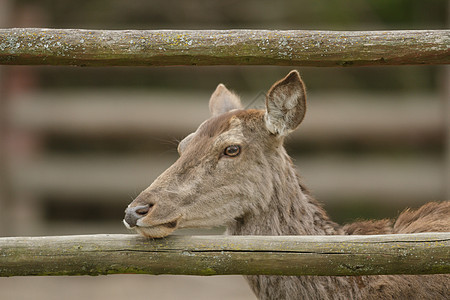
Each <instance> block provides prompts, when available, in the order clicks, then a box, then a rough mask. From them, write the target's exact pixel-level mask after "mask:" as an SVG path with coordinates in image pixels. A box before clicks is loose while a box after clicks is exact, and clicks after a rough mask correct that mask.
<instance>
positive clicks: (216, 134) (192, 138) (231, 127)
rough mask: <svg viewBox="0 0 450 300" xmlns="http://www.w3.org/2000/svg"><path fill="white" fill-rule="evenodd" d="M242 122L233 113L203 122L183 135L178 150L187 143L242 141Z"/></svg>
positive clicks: (213, 143) (182, 149) (237, 142)
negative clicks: (192, 130) (193, 130)
mask: <svg viewBox="0 0 450 300" xmlns="http://www.w3.org/2000/svg"><path fill="white" fill-rule="evenodd" d="M243 130H244V122H243V121H242V120H240V119H239V118H238V117H237V116H235V115H233V114H225V115H221V116H218V117H214V118H212V119H209V120H206V121H205V122H203V123H202V124H201V125H200V126H199V127H198V129H197V130H196V131H195V132H194V133H191V134H189V135H188V136H187V137H185V138H184V139H183V140H182V141H181V142H180V143H179V145H178V152H180V153H181V152H183V151H184V150H185V149H186V147H187V146H188V145H190V144H191V142H193V143H194V144H203V143H206V142H210V141H212V145H213V147H219V146H223V145H224V144H240V143H242V142H244V140H245V137H244V134H243Z"/></svg>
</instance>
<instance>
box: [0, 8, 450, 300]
mask: <svg viewBox="0 0 450 300" xmlns="http://www.w3.org/2000/svg"><path fill="white" fill-rule="evenodd" d="M448 15H449V8H448V1H447V0H430V1H420V0H408V1H380V0H333V1H287V0H280V1H256V0H249V1H234V0H233V1H200V0H191V1H176V0H166V1H148V0H135V1H123V0H122V1H120V0H110V1H106V0H89V1H88V0H77V1H69V0H59V1H51V0H47V1H46V0H37V1H36V0H35V1H31V0H29V1H26V0H22V1H21V0H0V27H1V28H12V27H50V28H80V29H245V28H249V29H299V30H300V29H302V30H308V29H311V30H393V29H446V28H448V21H447V20H448ZM293 68H295V67H275V66H270V67H264V66H252V67H247V66H246V67H237V66H219V67H151V68H150V67H148V68H146V67H103V68H80V67H46V66H43V67H41V66H38V67H37V66H33V67H31V66H0V236H30V235H66V234H95V233H126V232H127V231H126V230H125V228H124V227H123V225H122V223H121V220H122V218H123V211H124V209H125V207H126V206H127V205H128V203H129V202H131V200H132V199H133V198H134V197H135V196H136V195H137V194H138V193H139V192H140V191H141V190H143V189H144V188H146V187H147V186H148V185H149V184H150V183H151V182H152V181H153V180H154V179H155V178H156V176H157V175H159V174H160V173H161V172H162V171H164V170H165V169H166V168H167V167H168V166H170V165H171V164H172V163H173V162H174V161H175V160H176V158H177V153H176V145H177V141H178V140H180V139H182V138H183V137H184V136H186V135H187V134H189V133H190V132H192V131H194V130H195V129H196V127H197V126H198V125H199V124H200V123H201V122H203V121H204V120H205V119H206V118H208V116H209V113H208V100H209V96H210V94H211V93H212V92H213V91H214V89H215V87H216V86H217V84H218V83H224V84H225V85H226V86H227V87H228V88H229V89H231V90H234V91H236V92H237V93H238V94H240V95H241V98H242V101H243V103H244V104H251V103H252V102H253V100H254V99H255V98H257V100H256V101H255V102H254V103H253V104H252V106H251V107H257V108H262V107H263V106H264V99H263V97H258V95H260V93H261V92H266V91H267V90H268V89H269V87H270V86H271V85H272V84H273V83H274V82H275V81H277V80H278V79H280V78H282V77H283V76H285V75H286V74H287V72H289V71H290V70H291V69H293ZM296 69H298V70H299V71H300V73H301V74H302V77H303V79H304V81H305V83H306V85H307V87H308V91H309V95H308V96H309V98H308V104H309V107H308V109H309V110H308V113H307V116H306V118H305V121H304V122H303V124H302V126H301V127H300V129H299V130H297V131H296V132H295V133H294V134H293V135H292V137H291V138H289V139H288V141H287V145H286V147H287V149H288V152H289V153H290V154H291V156H292V157H293V158H294V161H295V163H296V165H297V166H298V169H299V172H300V174H301V175H302V177H303V178H304V180H305V182H306V183H307V185H308V186H309V187H310V188H311V190H312V192H313V194H314V195H315V196H316V198H317V199H318V200H320V201H321V202H322V203H323V204H324V205H325V208H326V209H327V211H328V212H329V214H330V215H331V217H332V218H333V219H334V220H335V221H337V222H340V223H345V222H351V221H353V220H356V219H365V218H390V217H395V216H396V215H397V214H398V213H399V212H400V211H401V210H402V209H403V208H405V207H406V206H410V207H418V206H420V205H421V204H423V203H425V202H428V201H443V200H445V199H449V198H450V178H449V169H450V149H449V144H450V142H449V140H450V138H449V128H450V99H449V98H450V96H449V85H450V76H449V68H448V67H445V66H401V67H394V66H391V67H359V68H311V67H309V68H304V67H298V68H296ZM222 231H223V230H222V229H220V228H219V229H213V230H210V231H201V232H192V231H187V232H181V233H179V234H183V233H188V234H193V233H195V234H204V233H209V234H210V233H213V234H217V233H221V232H222ZM119 284H120V285H119ZM24 285H26V286H27V288H24ZM119 287H120V288H119ZM146 291H152V292H151V293H149V292H146ZM61 295H64V298H65V299H72V298H73V299H76V298H80V297H85V298H88V299H104V298H108V299H119V298H123V297H133V298H134V299H144V298H146V299H178V298H180V299H181V297H183V299H186V298H187V299H190V298H193V299H254V296H253V295H252V293H251V291H250V290H249V288H248V287H247V286H246V283H245V281H244V280H243V279H242V278H241V277H240V276H237V277H235V276H227V277H222V276H219V277H214V278H200V277H192V276H191V277H185V276H175V277H173V276H141V275H139V276H138V275H126V276H123V275H118V276H106V277H98V278H86V277H65V278H52V277H44V278H0V299H31V298H33V299H39V297H43V298H45V299H60V298H61Z"/></svg>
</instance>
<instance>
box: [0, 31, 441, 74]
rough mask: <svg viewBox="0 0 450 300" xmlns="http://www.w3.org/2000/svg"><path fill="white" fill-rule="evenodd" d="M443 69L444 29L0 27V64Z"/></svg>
mask: <svg viewBox="0 0 450 300" xmlns="http://www.w3.org/2000/svg"><path fill="white" fill-rule="evenodd" d="M448 63H450V30H412V31H346V32H340V31H299V30H289V31H270V30H147V31H146V30H127V31H107V30H78V29H72V30H71V29H65V30H60V29H30V28H24V29H1V30H0V64H5V65H24V64H26V65H77V66H124V65H127V66H167V65H199V66H200V65H279V66H322V67H330V66H365V65H372V66H377V65H378V66H379V65H405V64H410V65H411V64H416V65H417V64H448Z"/></svg>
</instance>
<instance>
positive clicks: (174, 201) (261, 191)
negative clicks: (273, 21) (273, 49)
mask: <svg viewBox="0 0 450 300" xmlns="http://www.w3.org/2000/svg"><path fill="white" fill-rule="evenodd" d="M304 93H305V92H304V86H303V83H302V81H301V79H300V77H299V75H298V73H297V72H295V71H293V72H291V73H290V74H289V75H288V76H286V78H285V79H283V80H280V81H278V82H277V83H275V84H274V86H273V87H272V88H271V89H270V93H269V94H268V97H267V101H266V105H267V108H266V110H265V111H264V110H242V109H241V107H242V105H241V104H240V102H239V101H238V100H237V98H236V96H235V95H234V94H232V93H229V92H227V90H226V88H225V87H224V86H223V85H222V86H219V87H218V89H217V90H216V92H215V93H214V94H213V96H212V97H211V101H210V110H211V112H212V114H213V117H212V118H211V119H209V120H208V121H206V122H205V123H203V124H202V125H201V126H200V127H199V129H198V130H197V131H196V132H195V133H193V134H191V135H189V136H188V137H187V138H186V139H184V140H183V141H182V142H181V143H180V145H179V152H180V158H179V159H178V160H177V161H176V162H175V163H174V164H173V165H172V166H171V167H170V168H169V169H167V170H166V171H165V172H164V173H163V174H161V176H159V177H158V178H157V179H156V180H155V181H154V182H153V183H152V184H151V185H150V186H149V187H148V188H147V189H146V190H145V191H143V192H142V193H141V194H140V195H139V196H138V197H137V198H136V199H135V200H134V201H133V202H132V203H131V204H130V205H129V207H128V208H127V210H126V218H125V220H130V222H131V221H133V222H132V224H134V223H135V224H136V225H135V227H134V228H135V229H136V230H137V231H138V232H140V233H141V234H143V235H145V236H149V237H164V236H167V235H169V234H170V233H171V232H173V230H175V229H176V228H184V227H207V226H217V225H226V226H227V228H228V233H229V234H233V235H343V234H387V233H415V232H426V231H450V203H449V202H444V203H429V204H427V205H424V206H423V207H421V208H419V209H417V210H409V209H408V210H406V211H404V212H403V213H402V214H400V216H399V217H398V219H397V220H395V221H392V220H379V221H373V220H370V221H361V222H356V223H353V224H348V225H345V226H340V225H338V224H336V223H334V222H333V221H332V220H330V218H329V217H328V215H327V213H326V212H325V210H324V209H323V208H322V206H321V205H320V204H319V203H318V202H317V201H316V200H315V199H314V198H313V197H312V196H311V195H310V193H309V192H308V190H307V189H306V187H305V186H304V185H303V184H302V182H301V180H300V178H299V176H298V175H297V171H296V169H295V167H294V165H293V163H292V161H291V159H290V158H289V156H288V155H287V153H286V150H285V149H284V147H283V141H284V137H285V136H286V135H287V134H288V133H289V132H291V131H293V130H294V129H295V128H296V127H297V126H298V124H299V123H300V122H301V120H302V119H303V115H304V113H305V110H306V106H305V94H304ZM230 99H231V100H230ZM269 107H270V109H269ZM230 145H239V147H240V150H241V151H240V153H239V155H237V156H233V157H229V156H227V155H226V153H225V152H224V149H226V148H227V147H228V146H230ZM145 207H147V208H148V212H147V213H146V214H145V215H144V214H142V213H139V214H136V211H137V210H139V212H142V211H143V209H144V208H145ZM126 225H127V226H129V224H128V223H126ZM246 278H247V280H248V282H249V284H250V286H251V287H252V289H253V291H254V292H255V294H256V295H257V296H258V298H260V299H448V290H449V281H450V278H449V276H448V275H422V276H419V275H411V276H399V275H393V276H359V277H357V276H356V277H336V276H334V277H333V276H299V277H295V276H266V275H259V276H247V277H246Z"/></svg>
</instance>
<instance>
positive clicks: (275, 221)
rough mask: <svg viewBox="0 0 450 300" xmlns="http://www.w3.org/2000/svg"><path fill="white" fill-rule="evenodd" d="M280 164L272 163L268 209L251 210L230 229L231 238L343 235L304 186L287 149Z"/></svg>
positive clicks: (267, 201) (265, 200) (283, 151)
mask: <svg viewBox="0 0 450 300" xmlns="http://www.w3.org/2000/svg"><path fill="white" fill-rule="evenodd" d="M281 158H282V159H281V161H280V160H276V161H275V162H274V163H273V164H271V170H272V172H271V174H274V175H273V180H272V184H273V185H272V187H271V192H270V193H269V194H268V195H267V197H268V199H264V202H266V203H267V206H265V207H264V208H259V209H258V210H255V211H251V212H249V213H247V214H246V215H244V216H242V217H241V218H238V219H237V220H236V221H235V222H234V223H232V224H230V225H229V226H228V230H227V232H228V233H229V234H231V235H333V234H342V230H341V229H340V227H339V225H337V224H336V223H334V222H333V221H331V220H330V218H329V217H328V215H327V214H326V212H325V211H324V209H323V208H322V207H321V205H320V204H319V203H318V202H317V201H316V200H315V199H314V198H313V197H312V196H311V195H310V193H309V191H308V190H307V189H306V187H305V186H304V185H303V184H302V183H301V181H300V178H299V176H298V174H297V171H296V169H295V167H294V165H293V163H292V161H291V159H290V157H289V156H288V155H287V153H286V152H285V150H284V149H282V153H281ZM280 162H281V163H280Z"/></svg>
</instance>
